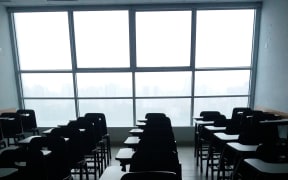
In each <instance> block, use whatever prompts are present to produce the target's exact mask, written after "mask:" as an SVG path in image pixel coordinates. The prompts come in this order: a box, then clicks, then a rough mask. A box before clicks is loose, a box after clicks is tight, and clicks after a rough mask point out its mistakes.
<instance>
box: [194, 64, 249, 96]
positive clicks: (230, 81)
mask: <svg viewBox="0 0 288 180" xmlns="http://www.w3.org/2000/svg"><path fill="white" fill-rule="evenodd" d="M249 82H250V71H248V70H238V71H197V72H195V95H196V96H211V95H248V94H249Z"/></svg>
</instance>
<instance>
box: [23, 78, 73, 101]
mask: <svg viewBox="0 0 288 180" xmlns="http://www.w3.org/2000/svg"><path fill="white" fill-rule="evenodd" d="M22 88H23V96H24V97H73V96H74V91H73V78H72V74H71V73H22Z"/></svg>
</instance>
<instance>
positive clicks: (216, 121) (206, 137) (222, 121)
mask: <svg viewBox="0 0 288 180" xmlns="http://www.w3.org/2000/svg"><path fill="white" fill-rule="evenodd" d="M202 116H203V121H213V126H215V127H225V126H226V121H227V120H226V117H225V116H224V115H221V114H218V113H217V112H214V111H213V113H210V112H209V113H207V114H202ZM198 131H199V132H198V139H197V143H198V144H197V151H196V152H197V154H196V158H197V160H196V161H197V162H198V161H200V172H201V173H202V172H203V161H205V160H207V158H208V151H209V146H210V143H211V138H212V137H211V132H209V131H208V130H206V129H205V128H204V126H200V127H198ZM211 158H214V157H211Z"/></svg>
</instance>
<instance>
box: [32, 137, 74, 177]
mask: <svg viewBox="0 0 288 180" xmlns="http://www.w3.org/2000/svg"><path fill="white" fill-rule="evenodd" d="M28 148H29V149H30V150H31V151H36V150H43V149H44V150H45V149H48V150H50V151H51V154H49V155H48V157H47V158H45V160H46V165H47V174H48V175H47V176H48V180H63V179H64V178H66V177H70V176H71V172H70V171H71V170H70V168H69V164H68V160H69V158H70V157H69V158H68V153H67V152H68V150H67V144H66V142H65V140H64V138H63V137H55V136H48V137H35V138H33V139H32V140H31V142H30V143H29V146H28Z"/></svg>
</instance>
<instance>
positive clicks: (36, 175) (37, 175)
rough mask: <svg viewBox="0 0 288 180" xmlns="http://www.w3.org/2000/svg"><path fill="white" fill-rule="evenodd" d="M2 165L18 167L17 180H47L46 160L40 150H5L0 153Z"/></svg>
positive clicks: (0, 163) (0, 164)
mask: <svg viewBox="0 0 288 180" xmlns="http://www.w3.org/2000/svg"><path fill="white" fill-rule="evenodd" d="M19 162H21V163H19ZM0 167H5V168H16V169H17V170H18V172H17V174H14V175H15V176H16V177H15V180H16V179H29V180H47V169H46V162H45V158H44V155H43V153H42V152H41V151H40V150H26V149H21V148H19V149H10V150H5V151H3V152H2V153H1V155H0ZM14 175H13V176H14ZM13 178H14V177H13ZM13 178H12V179H13Z"/></svg>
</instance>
